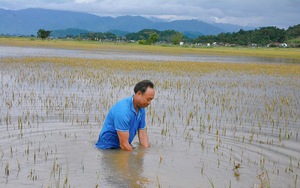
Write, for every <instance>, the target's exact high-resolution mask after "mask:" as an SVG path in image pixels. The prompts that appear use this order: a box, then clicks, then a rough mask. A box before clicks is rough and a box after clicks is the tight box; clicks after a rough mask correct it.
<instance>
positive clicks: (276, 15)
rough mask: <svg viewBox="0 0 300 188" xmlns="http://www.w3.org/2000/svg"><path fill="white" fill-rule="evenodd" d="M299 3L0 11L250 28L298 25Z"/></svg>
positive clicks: (72, 0) (6, 0) (174, 0)
mask: <svg viewBox="0 0 300 188" xmlns="http://www.w3.org/2000/svg"><path fill="white" fill-rule="evenodd" d="M298 7H300V0H263V1H254V0H243V1H241V0H188V1H182V0H164V1H161V0H143V1H142V0H51V1H49V0H26V1H24V0H0V8H6V9H14V10H16V9H23V8H49V9H57V10H70V11H77V12H86V13H91V14H95V15H99V16H112V17H116V16H122V15H140V16H145V17H158V18H164V19H167V20H177V19H198V20H201V21H205V22H209V21H215V22H218V23H231V24H238V25H244V26H246V25H248V26H269V25H274V26H279V27H288V26H291V25H296V24H299V21H298V20H299V17H300V11H299V10H298V9H299V8H298Z"/></svg>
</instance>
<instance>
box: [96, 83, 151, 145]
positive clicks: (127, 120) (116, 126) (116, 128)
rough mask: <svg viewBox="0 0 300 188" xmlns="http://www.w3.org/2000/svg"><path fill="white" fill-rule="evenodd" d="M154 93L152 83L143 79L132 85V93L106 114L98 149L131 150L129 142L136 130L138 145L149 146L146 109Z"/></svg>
mask: <svg viewBox="0 0 300 188" xmlns="http://www.w3.org/2000/svg"><path fill="white" fill-rule="evenodd" d="M154 95H155V91H154V84H153V83H152V82H151V81H149V80H143V81H140V82H139V83H137V84H136V85H135V87H134V95H133V96H131V97H129V98H125V99H123V100H121V101H119V102H118V103H116V104H115V105H114V106H113V107H112V108H111V109H110V111H109V113H108V115H107V116H106V119H105V122H104V125H103V128H102V130H101V133H100V135H99V139H98V141H97V143H96V147H97V148H100V149H116V148H121V149H122V150H125V151H132V146H131V142H132V140H133V138H134V137H135V135H136V133H137V132H138V137H139V142H140V145H141V146H142V147H144V148H148V147H149V146H150V144H149V140H148V135H147V132H146V121H145V117H146V110H145V108H146V107H147V106H148V105H150V103H151V101H152V100H153V98H154Z"/></svg>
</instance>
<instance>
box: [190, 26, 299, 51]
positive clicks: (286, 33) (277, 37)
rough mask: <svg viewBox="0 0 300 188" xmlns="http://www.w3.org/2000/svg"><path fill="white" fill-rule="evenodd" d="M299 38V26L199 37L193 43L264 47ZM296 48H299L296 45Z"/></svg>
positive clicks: (265, 28) (264, 28)
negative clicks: (256, 45)
mask: <svg viewBox="0 0 300 188" xmlns="http://www.w3.org/2000/svg"><path fill="white" fill-rule="evenodd" d="M299 37H300V24H299V25H296V26H293V27H289V28H288V29H287V30H284V29H279V28H277V27H261V28H259V29H255V30H249V31H245V30H242V29H241V30H240V31H238V32H233V33H221V34H218V35H216V36H214V35H208V36H199V37H198V38H197V39H195V40H194V43H213V42H218V43H230V44H236V45H241V46H246V45H251V44H258V45H261V46H266V45H267V44H272V43H284V42H289V41H290V42H292V39H297V38H299ZM297 47H300V44H298V46H297Z"/></svg>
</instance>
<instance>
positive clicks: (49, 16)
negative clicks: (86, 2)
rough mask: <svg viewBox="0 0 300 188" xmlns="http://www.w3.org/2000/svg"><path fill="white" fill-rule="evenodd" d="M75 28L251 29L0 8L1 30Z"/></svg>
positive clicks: (120, 30)
mask: <svg viewBox="0 0 300 188" xmlns="http://www.w3.org/2000/svg"><path fill="white" fill-rule="evenodd" d="M70 28H72V29H78V30H81V31H87V32H112V31H113V33H114V32H115V33H123V34H125V33H132V32H138V31H140V30H142V29H156V30H160V31H164V30H176V31H179V32H182V33H184V34H186V35H190V37H191V38H194V37H195V36H199V35H217V34H219V33H222V32H237V31H239V30H240V29H244V30H251V29H253V27H242V26H238V25H231V24H210V23H206V22H203V21H199V20H175V21H170V22H168V21H161V20H159V19H155V18H152V19H148V18H145V17H141V16H120V17H116V18H113V17H101V16H97V15H93V14H89V13H81V12H71V11H61V10H49V9H39V8H29V9H22V10H5V9H0V34H2V35H36V34H37V31H38V30H39V29H45V30H51V31H53V32H55V31H56V30H59V31H64V32H65V33H67V31H68V29H70Z"/></svg>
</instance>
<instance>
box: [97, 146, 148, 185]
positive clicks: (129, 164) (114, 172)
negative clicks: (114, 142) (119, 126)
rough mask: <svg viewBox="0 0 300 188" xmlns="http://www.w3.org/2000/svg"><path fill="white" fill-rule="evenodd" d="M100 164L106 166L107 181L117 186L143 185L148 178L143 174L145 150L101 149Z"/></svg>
mask: <svg viewBox="0 0 300 188" xmlns="http://www.w3.org/2000/svg"><path fill="white" fill-rule="evenodd" d="M100 151H101V152H102V155H101V158H100V165H101V166H102V167H103V168H104V171H105V174H106V178H107V179H106V181H107V183H108V184H109V185H110V186H116V187H143V186H145V184H147V182H149V181H148V179H147V178H145V177H143V176H142V173H143V162H144V161H143V158H144V154H145V150H143V149H136V150H134V151H133V152H125V151H122V150H119V149H115V150H100Z"/></svg>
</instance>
